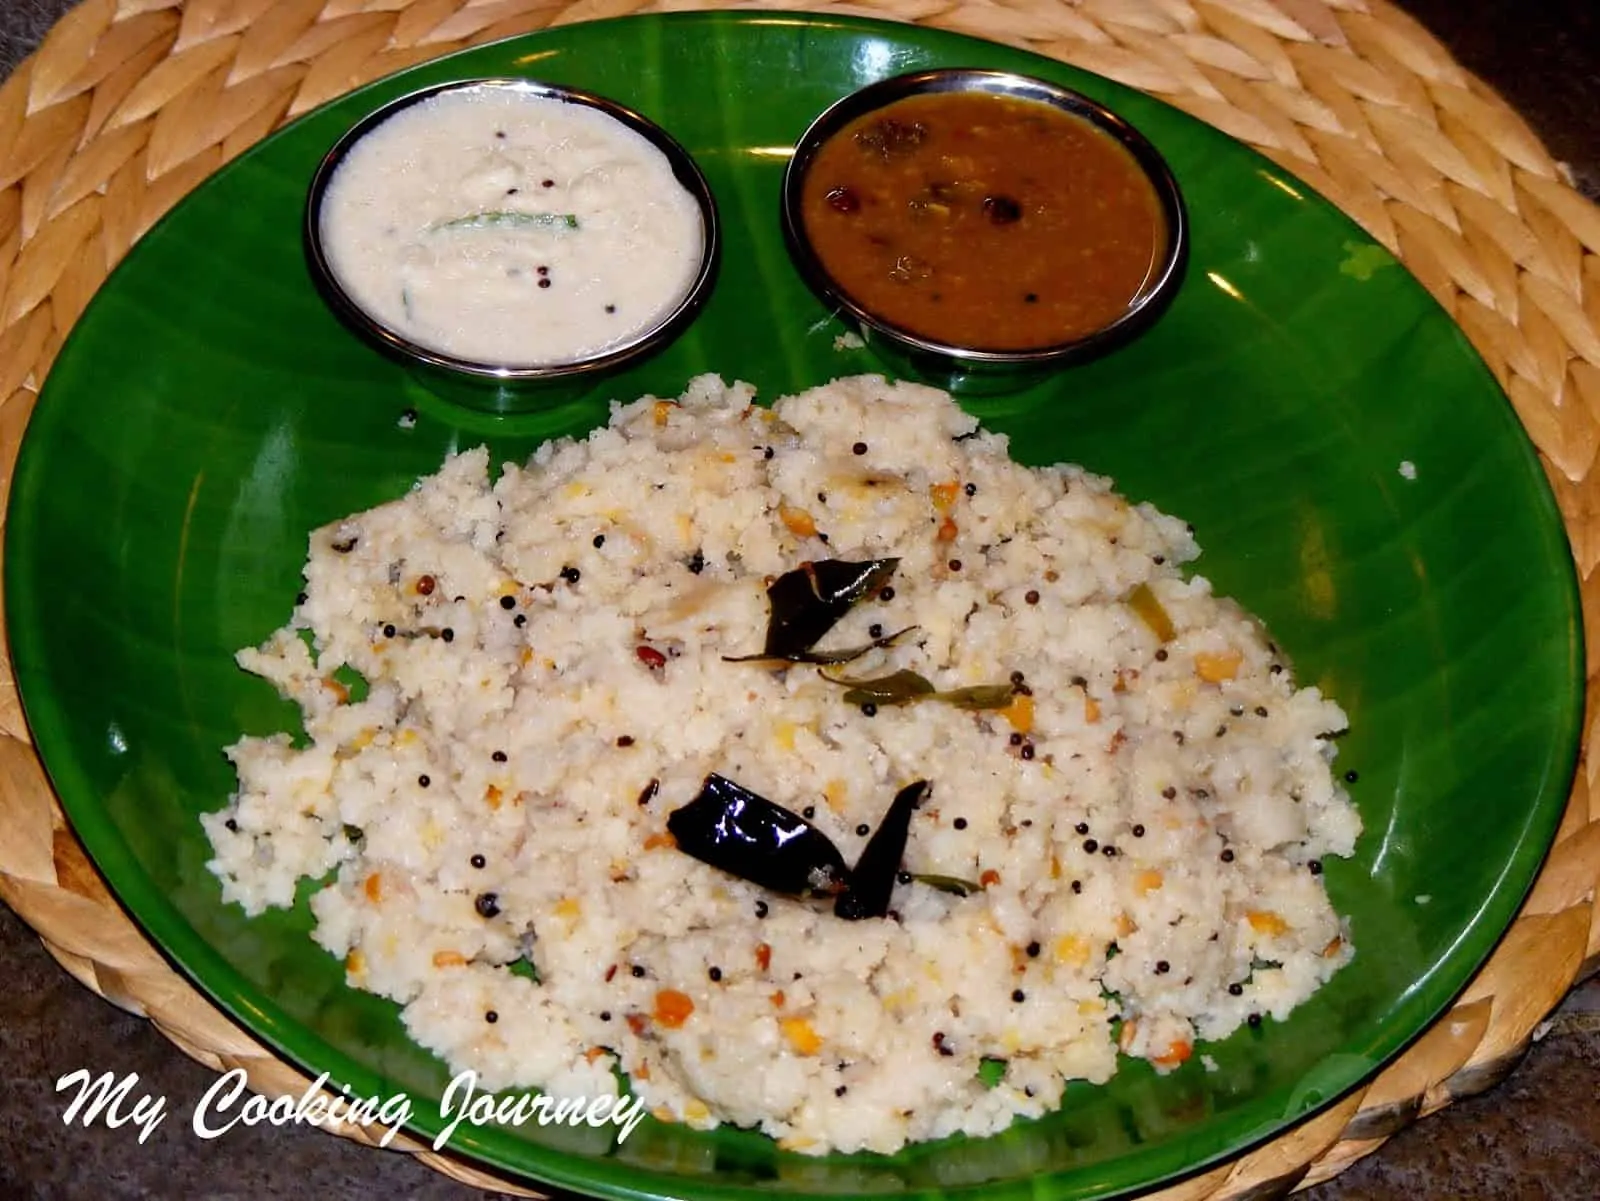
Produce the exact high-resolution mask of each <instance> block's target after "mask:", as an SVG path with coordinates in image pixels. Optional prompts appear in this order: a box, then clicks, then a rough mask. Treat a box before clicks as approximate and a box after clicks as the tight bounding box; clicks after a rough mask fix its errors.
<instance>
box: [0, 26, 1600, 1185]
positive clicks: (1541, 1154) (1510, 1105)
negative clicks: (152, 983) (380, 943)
mask: <svg viewBox="0 0 1600 1201" xmlns="http://www.w3.org/2000/svg"><path fill="white" fill-rule="evenodd" d="M68 7H70V0H0V77H3V76H4V75H6V74H8V73H9V72H10V70H11V69H12V68H13V67H14V66H15V65H16V63H17V62H18V61H20V59H21V58H22V57H23V56H24V55H26V54H27V53H29V52H30V51H31V50H32V49H33V47H34V46H35V45H36V44H37V43H38V41H39V39H40V38H41V37H42V36H43V34H44V33H45V31H46V30H47V29H48V28H49V27H50V25H51V24H52V23H53V22H54V21H55V20H56V19H57V18H58V17H59V16H60V14H61V13H63V12H65V11H66V9H67V8H68ZM1401 7H1402V8H1404V9H1406V10H1407V11H1409V12H1411V13H1413V14H1414V15H1416V16H1417V17H1418V18H1420V19H1421V20H1422V21H1423V22H1424V23H1426V24H1427V25H1428V26H1429V27H1430V28H1431V29H1432V30H1433V31H1434V32H1435V33H1436V34H1437V35H1438V36H1439V37H1440V38H1441V39H1442V40H1443V41H1444V42H1445V43H1446V44H1447V45H1448V46H1449V47H1450V48H1451V50H1452V52H1453V53H1454V54H1455V55H1456V57H1457V58H1458V59H1459V60H1460V61H1461V62H1462V63H1463V64H1465V65H1466V66H1467V67H1468V68H1470V69H1472V70H1474V71H1476V72H1477V73H1478V74H1480V75H1481V76H1483V77H1484V78H1485V79H1487V80H1488V81H1489V82H1491V83H1492V84H1493V85H1494V86H1495V87H1497V88H1498V89H1499V90H1500V91H1501V93H1502V94H1503V95H1504V96H1505V97H1506V98H1507V99H1508V100H1509V101H1510V102H1511V103H1512V104H1513V105H1515V106H1516V107H1517V108H1518V109H1519V111H1521V112H1522V113H1523V115H1524V116H1525V117H1526V118H1527V119H1528V120H1529V122H1530V123H1531V124H1532V125H1533V126H1534V128H1535V129H1536V130H1537V131H1538V132H1539V134H1540V135H1541V136H1542V137H1543V138H1544V140H1545V142H1546V144H1547V145H1548V146H1549V147H1550V149H1551V151H1552V153H1553V154H1555V155H1556V157H1557V158H1559V159H1561V160H1562V161H1564V162H1566V163H1567V164H1568V165H1569V166H1570V168H1571V169H1572V171H1573V174H1574V176H1575V178H1576V179H1577V181H1578V183H1579V185H1580V187H1582V189H1583V190H1584V191H1585V192H1586V193H1587V194H1588V195H1589V196H1590V197H1592V198H1597V199H1600V4H1597V3H1596V0H1522V2H1521V3H1514V2H1512V0H1402V2H1401ZM0 960H3V962H4V963H5V964H6V965H7V968H8V979H7V981H6V986H5V987H4V988H3V989H0V1198H4V1199H7V1201H9V1199H11V1198H17V1199H19V1201H20V1199H22V1198H41V1199H44V1198H64V1199H76V1198H80V1197H84V1198H96V1199H97V1201H98V1199H102V1198H103V1199H105V1201H121V1199H133V1198H141V1199H143V1198H168V1197H184V1198H199V1197H211V1198H237V1199H239V1201H247V1199H248V1201H258V1199H264V1198H271V1197H279V1196H284V1195H288V1194H291V1193H294V1192H300V1191H305V1190H307V1189H311V1190H315V1192H316V1193H317V1194H318V1195H320V1196H322V1197H331V1198H350V1199H352V1201H358V1199H359V1201H365V1199H368V1198H371V1199H374V1201H376V1199H380V1198H383V1199H387V1198H391V1197H397V1196H400V1197H408V1198H419V1199H423V1201H478V1199H482V1198H491V1197H493V1196H497V1195H491V1194H484V1193H481V1192H478V1191H477V1190H474V1189H470V1188H467V1187H466V1186H464V1185H458V1184H456V1183H454V1182H452V1181H449V1180H447V1179H445V1178H444V1177H442V1176H439V1175H437V1174H436V1173H434V1172H432V1171H431V1170H429V1169H427V1168H424V1167H422V1166H420V1165H418V1164H416V1163H414V1162H412V1161H411V1160H410V1158H409V1157H407V1156H404V1155H399V1154H392V1153H383V1152H378V1151H373V1150H368V1149H366V1148H362V1147H357V1146H355V1145H353V1144H350V1143H347V1142H345V1141H343V1140H341V1139H338V1138H334V1137H331V1136H329V1135H326V1134H324V1133H321V1132H320V1131H316V1130H310V1129H297V1128H284V1129H276V1128H273V1127H268V1126H257V1127H252V1128H248V1129H246V1128H239V1129H235V1130H234V1131H232V1132H230V1133H228V1134H227V1135H225V1136H224V1137H222V1138H219V1139H217V1140H215V1141H212V1142H203V1141H201V1140H200V1139H198V1138H196V1137H195V1136H194V1134H192V1133H191V1132H190V1130H189V1128H188V1125H187V1123H186V1122H184V1121H182V1120H181V1119H180V1120H176V1121H169V1122H164V1123H162V1125H161V1126H160V1127H159V1128H158V1129H157V1130H156V1131H155V1132H154V1133H153V1134H152V1136H151V1137H150V1139H149V1141H148V1142H146V1143H145V1144H144V1145H142V1146H141V1145H140V1144H139V1143H138V1141H137V1137H138V1136H137V1132H136V1131H134V1130H133V1129H132V1128H129V1127H124V1128H123V1129H121V1130H107V1129H105V1128H104V1127H103V1126H99V1125H97V1126H96V1127H94V1128H93V1129H90V1130H85V1129H83V1128H82V1127H81V1126H72V1127H67V1126H65V1125H64V1124H63V1122H62V1119H61V1114H62V1109H63V1105H62V1101H63V1100H64V1099H65V1097H64V1095H61V1096H58V1095H57V1094H56V1093H55V1091H54V1082H55V1081H56V1079H57V1078H58V1077H60V1076H61V1075H63V1074H65V1073H67V1072H71V1071H74V1070H76V1069H78V1068H80V1067H89V1068H92V1069H93V1070H94V1071H95V1072H96V1073H97V1074H98V1073H99V1072H101V1071H111V1072H114V1073H116V1074H117V1075H119V1076H121V1075H123V1074H126V1073H128V1072H137V1073H138V1075H139V1077H140V1088H141V1089H142V1090H144V1091H147V1092H149V1093H152V1094H160V1095H163V1096H165V1097H167V1098H168V1099H169V1106H170V1107H171V1108H172V1109H173V1110H174V1111H176V1112H177V1113H178V1114H180V1115H181V1114H185V1113H187V1111H188V1110H189V1109H190V1108H191V1107H192V1105H193V1104H194V1102H196V1101H197V1100H198V1099H199V1098H200V1096H201V1095H202V1094H203V1093H204V1092H205V1090H206V1089H207V1088H208V1087H210V1085H211V1083H212V1082H213V1081H214V1080H215V1078H216V1077H215V1074H214V1073H212V1072H211V1071H209V1070H208V1069H206V1068H203V1067H201V1066H200V1065H199V1064H197V1063H195V1062H193V1061H192V1060H190V1059H188V1058H187V1057H185V1056H184V1055H183V1054H181V1053H180V1052H179V1051H178V1050H177V1049H176V1048H175V1047H174V1046H173V1045H172V1044H171V1043H169V1042H168V1041H167V1040H166V1039H165V1038H163V1037H162V1036H161V1035H160V1034H158V1033H157V1032H156V1031H155V1030H154V1029H153V1028H152V1027H151V1026H150V1025H149V1024H148V1023H146V1022H144V1021H141V1020H139V1019H136V1018H134V1017H131V1016H129V1015H127V1014H125V1013H123V1012H122V1011H120V1010H118V1009H116V1008H114V1007H113V1006H111V1005H110V1004H108V1003H107V1002H105V1001H102V1000H100V999H99V998H97V997H96V996H95V995H94V994H93V993H91V992H89V991H88V990H86V989H84V988H83V987H81V986H80V985H79V984H77V983H76V982H75V981H74V980H73V979H72V978H71V977H70V976H68V975H67V974H66V973H65V972H64V971H62V970H61V969H60V968H59V967H58V966H57V965H56V964H55V962H54V961H53V960H52V959H51V958H50V956H49V955H48V954H46V952H45V951H44V949H43V948H42V947H41V946H40V945H39V942H38V940H37V938H36V937H35V936H34V935H33V933H32V931H30V930H29V929H28V927H27V926H25V925H24V924H23V923H22V922H21V921H20V920H19V919H18V918H17V917H16V916H15V915H14V914H13V913H11V911H10V910H8V909H6V908H5V907H4V906H0ZM1303 1196H1305V1197H1306V1198H1307V1201H1389V1199H1394V1201H1402V1199H1403V1201H1464V1199H1479V1198H1481V1199H1484V1201H1489V1199H1494V1201H1520V1199H1521V1198H1530V1199H1532V1198H1571V1199H1573V1201H1580V1199H1581V1201H1590V1199H1592V1198H1595V1197H1600V984H1596V983H1591V984H1589V985H1588V986H1586V987H1585V988H1582V989H1580V990H1579V991H1578V992H1576V993H1575V994H1574V995H1573V996H1572V997H1571V998H1569V1000H1568V1001H1567V1003H1566V1004H1565V1005H1564V1006H1563V1007H1562V1009H1561V1010H1560V1011H1559V1012H1558V1013H1557V1014H1556V1015H1555V1018H1554V1021H1553V1023H1552V1024H1551V1026H1550V1029H1549V1032H1548V1033H1547V1034H1546V1036H1545V1037H1544V1039H1543V1040H1542V1041H1541V1042H1539V1043H1538V1044H1537V1045H1535V1047H1534V1048H1533V1049H1532V1051H1531V1052H1530V1053H1529V1055H1528V1056H1527V1058H1526V1060H1525V1061H1524V1062H1523V1063H1522V1064H1521V1066H1520V1067H1518V1068H1517V1070H1516V1071H1515V1073H1514V1074H1513V1075H1512V1076H1511V1077H1510V1078H1509V1079H1508V1080H1507V1081H1505V1083H1503V1084H1502V1085H1500V1086H1499V1087H1498V1088H1496V1089H1494V1090H1493V1091H1491V1092H1490V1093H1488V1094H1487V1095H1485V1096H1482V1097H1479V1098H1476V1099H1473V1100H1470V1101H1466V1102H1462V1103H1459V1104H1457V1105H1454V1106H1451V1107H1450V1108H1449V1109H1447V1110H1445V1111H1443V1112H1442V1113H1439V1114H1436V1115H1434V1116H1432V1117H1429V1118H1427V1119H1425V1120H1424V1121H1422V1122H1420V1123H1418V1124H1416V1125H1414V1126H1412V1127H1410V1128H1409V1129H1407V1130H1405V1131H1403V1132H1401V1133H1400V1134H1399V1135H1398V1136H1396V1137H1395V1138H1393V1139H1391V1140H1390V1141H1389V1142H1388V1143H1387V1144H1386V1145H1385V1146H1384V1147H1383V1149H1382V1150H1381V1151H1380V1152H1379V1153H1378V1154H1376V1155H1374V1156H1371V1157H1369V1158H1367V1159H1366V1160H1363V1161H1362V1162H1361V1163H1359V1164H1357V1165H1356V1166H1355V1167H1353V1168H1351V1169H1350V1170H1349V1171H1347V1172H1345V1173H1344V1174H1343V1175H1341V1176H1339V1177H1338V1178H1337V1179H1335V1180H1334V1181H1332V1182H1330V1183H1328V1184H1325V1185H1322V1186H1319V1187H1318V1188H1316V1189H1313V1190H1309V1191H1308V1192H1306V1193H1305V1194H1303Z"/></svg>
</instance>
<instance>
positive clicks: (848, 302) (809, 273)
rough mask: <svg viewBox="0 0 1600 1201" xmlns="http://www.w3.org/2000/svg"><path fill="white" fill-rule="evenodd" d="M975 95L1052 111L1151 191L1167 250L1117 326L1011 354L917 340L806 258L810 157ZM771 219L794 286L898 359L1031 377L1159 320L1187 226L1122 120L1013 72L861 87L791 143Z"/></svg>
mask: <svg viewBox="0 0 1600 1201" xmlns="http://www.w3.org/2000/svg"><path fill="white" fill-rule="evenodd" d="M941 92H975V93H980V94H985V95H993V96H1001V97H1010V98H1014V99H1019V100H1031V101H1035V102H1038V103H1043V104H1048V105H1050V106H1052V107H1054V108H1058V109H1060V110H1062V111H1064V112H1066V113H1068V114H1070V115H1072V116H1074V117H1077V118H1079V119H1080V120H1083V121H1086V122H1087V123H1088V124H1089V125H1091V126H1093V127H1094V128H1095V129H1097V130H1099V131H1100V132H1101V133H1103V134H1106V135H1107V136H1109V137H1110V138H1111V139H1112V140H1113V141H1114V142H1116V143H1117V144H1118V145H1120V146H1121V147H1122V148H1123V149H1124V150H1126V151H1127V152H1128V153H1129V154H1130V155H1131V156H1132V157H1133V160H1134V162H1135V163H1136V164H1137V165H1138V166H1139V168H1140V170H1141V171H1142V172H1143V173H1144V176H1145V178H1146V179H1147V180H1148V181H1149V183H1150V186H1151V187H1152V188H1153V189H1154V191H1155V194H1156V199H1157V202H1158V204H1159V205H1160V208H1161V215H1162V218H1163V222H1164V225H1165V228H1166V234H1167V245H1166V250H1165V253H1164V254H1163V255H1162V257H1161V259H1160V261H1159V263H1158V265H1157V266H1156V268H1155V269H1154V270H1152V271H1151V273H1150V274H1149V275H1148V276H1147V277H1146V279H1145V281H1144V283H1143V285H1141V287H1140V290H1139V292H1138V293H1137V294H1136V295H1135V296H1134V298H1133V300H1132V302H1130V304H1129V305H1128V308H1127V310H1126V311H1125V312H1124V313H1122V315H1121V316H1119V317H1117V318H1116V319H1115V320H1113V321H1112V322H1110V323H1109V324H1108V325H1104V326H1101V327H1100V328H1099V329H1097V330H1093V331H1091V332H1090V333H1087V334H1083V335H1080V336H1079V337H1075V338H1071V339H1068V340H1067V341H1064V342H1056V343H1052V344H1051V345H1048V346H1040V347H1031V348H1027V349H1021V350H985V349H982V348H980V347H975V346H963V345H960V344H958V343H953V342H945V341H943V340H941V339H938V338H930V337H927V336H926V335H923V334H919V333H917V332H915V331H914V330H910V329H907V328H906V327H905V326H902V325H898V324H896V323H894V322H892V321H889V320H887V319H886V318H884V317H881V316H879V315H878V314H876V313H874V312H873V311H872V310H871V309H869V308H867V307H866V306H864V305H862V304H861V303H860V302H859V301H857V300H856V299H855V298H854V297H853V296H851V295H850V293H849V292H848V291H847V290H846V289H845V288H844V287H843V286H841V285H840V284H839V283H838V282H837V281H836V280H835V279H834V278H833V276H832V275H830V274H829V272H828V271H827V269H826V268H825V267H824V266H823V265H822V261H821V259H820V258H819V257H818V255H817V254H816V252H815V250H814V249H813V248H812V245H811V239H810V236H809V235H808V234H807V233H806V230H805V221H804V217H803V214H802V207H801V199H802V192H803V189H804V185H805V180H806V175H807V173H808V171H809V170H810V168H811V164H812V163H813V162H814V161H815V159H816V156H817V153H818V151H820V150H821V148H822V146H823V144H824V143H825V142H827V141H828V140H829V139H830V138H831V137H832V136H833V135H834V134H836V133H838V132H839V131H840V130H841V129H843V128H844V127H845V126H846V125H848V124H849V123H850V122H852V121H854V120H855V119H856V118H858V117H862V116H865V115H866V114H868V113H872V112H876V111H878V110H879V109H882V108H885V107H887V106H888V105H890V104H893V103H894V102H896V101H898V100H904V99H907V98H908V97H911V96H920V95H932V94H937V93H941ZM780 207H781V215H782V225H783V236H784V241H785V243H786V244H787V245H788V247H789V253H790V257H791V258H792V259H793V260H794V263H795V266H796V268H797V269H798V270H799V272H800V275H801V277H802V278H803V279H804V280H805V281H806V284H807V285H808V286H809V287H810V288H811V290H812V291H813V292H815V293H817V295H818V296H819V297H820V298H821V299H822V301H823V302H824V303H825V304H827V305H829V306H830V307H832V308H834V309H836V310H842V311H843V313H845V314H848V316H849V317H850V318H851V319H853V320H854V321H855V322H856V323H857V324H859V325H861V326H864V327H866V330H868V331H871V332H874V333H876V334H879V335H882V336H883V337H884V338H886V339H888V340H890V341H891V342H894V343H897V344H899V345H900V346H901V347H903V348H904V349H906V350H910V351H912V352H914V353H921V354H924V355H935V356H943V357H945V358H949V359H954V360H957V361H958V362H959V363H961V364H963V365H965V366H967V367H975V368H981V367H984V366H991V367H1006V366H1014V367H1038V366H1048V365H1062V364H1066V363H1075V362H1081V361H1085V360H1087V359H1090V358H1094V357H1098V356H1099V355H1101V354H1104V353H1106V352H1107V351H1110V350H1114V349H1115V348H1117V347H1118V346H1122V345H1124V344H1125V343H1127V342H1128V341H1130V340H1131V339H1133V338H1135V337H1137V336H1138V335H1139V334H1141V333H1143V332H1144V331H1145V330H1146V329H1148V328H1149V327H1150V325H1151V324H1153V323H1154V322H1155V320H1156V319H1157V318H1158V317H1159V316H1160V315H1161V314H1162V313H1163V312H1164V311H1165V310H1166V308H1167V306H1168V305H1169V304H1170V303H1171V301H1172V298H1173V297H1174V296H1175V295H1176V293H1177V292H1178V290H1179V287H1180V286H1181V285H1182V283H1183V279H1184V274H1185V271H1186V269H1187V267H1188V261H1189V218H1188V210H1187V207H1186V206H1185V204H1184V199H1183V192H1182V189H1181V188H1180V187H1179V186H1178V181H1177V178H1176V177H1175V176H1174V175H1173V173H1172V169H1171V168H1170V167H1169V166H1168V165H1167V161H1166V159H1165V158H1163V157H1162V155H1161V153H1160V152H1159V151H1158V150H1157V149H1156V148H1155V146H1154V145H1153V144H1152V143H1151V142H1150V140H1149V139H1148V138H1146V137H1145V136H1144V134H1142V133H1141V132H1140V131H1139V130H1138V129H1137V128H1135V127H1134V126H1133V125H1132V124H1131V123H1129V122H1128V120H1127V119H1126V118H1124V117H1122V116H1120V115H1119V114H1117V113H1116V112H1114V111H1113V110H1112V109H1110V108H1107V107H1106V106H1105V105H1104V104H1101V103H1100V102H1099V101H1098V100H1094V99H1092V98H1090V97H1088V96H1086V95H1084V94H1083V93H1082V92H1078V91H1075V90H1073V89H1072V88H1068V87H1064V86H1062V85H1061V84H1056V83H1051V82H1050V81H1049V80H1046V79H1040V78H1038V77H1036V76H1033V75H1026V74H1023V73H1021V72H1016V71H1000V70H991V69H988V68H980V67H933V68H927V69H924V70H919V71H910V72H907V73H905V74H902V75H895V76H891V77H889V78H887V79H881V80H878V81H877V82H875V83H870V84H868V85H867V86H865V87H863V88H859V89H857V90H856V91H854V92H851V93H850V94H848V95H846V96H844V97H842V98H840V99H839V100H836V101H834V103H833V104H831V105H829V106H828V107H827V108H825V109H824V110H823V111H822V112H821V113H820V114H819V115H818V116H817V117H816V119H815V120H813V121H812V123H811V124H810V126H808V127H807V129H806V131H805V132H804V133H803V134H801V135H800V137H799V139H798V140H797V141H796V142H795V148H794V153H793V154H792V155H791V156H790V159H789V164H788V166H787V167H786V168H785V170H784V175H783V186H782V199H781V205H780Z"/></svg>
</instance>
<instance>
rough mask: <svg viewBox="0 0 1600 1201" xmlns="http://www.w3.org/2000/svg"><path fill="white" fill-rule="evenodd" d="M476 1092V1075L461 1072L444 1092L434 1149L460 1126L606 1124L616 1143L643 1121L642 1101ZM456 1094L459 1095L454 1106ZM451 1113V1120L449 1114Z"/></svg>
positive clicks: (638, 1099) (442, 1143) (618, 1098)
mask: <svg viewBox="0 0 1600 1201" xmlns="http://www.w3.org/2000/svg"><path fill="white" fill-rule="evenodd" d="M477 1088H478V1073H476V1072H473V1071H466V1072H462V1073H461V1074H460V1075H459V1076H457V1077H456V1078H455V1079H454V1080H452V1081H450V1086H449V1087H448V1088H446V1089H445V1090H444V1099H443V1100H441V1101H440V1102H439V1114H440V1116H441V1117H444V1118H448V1119H449V1124H448V1125H447V1126H445V1128H444V1129H443V1130H441V1131H440V1132H439V1137H438V1138H436V1139H434V1140H433V1149H434V1150H435V1151H437V1150H439V1149H440V1148H441V1147H443V1146H444V1145H445V1143H447V1142H449V1141H450V1136H451V1135H453V1134H454V1133H455V1132H456V1127H458V1126H460V1125H461V1123H462V1122H469V1123H471V1124H472V1125H474V1126H483V1125H487V1124H488V1123H490V1122H498V1123H500V1124H501V1125H507V1126H521V1125H522V1124H523V1123H524V1122H526V1121H528V1120H530V1119H533V1120H536V1121H537V1122H538V1123H539V1125H541V1126H549V1125H552V1124H556V1125H562V1124H565V1125H568V1126H572V1127H574V1128H576V1127H578V1126H582V1125H585V1124H587V1125H589V1126H593V1127H595V1128H596V1129H598V1128H599V1127H601V1126H604V1125H606V1124H607V1123H612V1124H614V1125H615V1126H616V1127H617V1142H619V1143H621V1142H623V1141H625V1140H626V1139H627V1137H628V1135H630V1134H632V1133H633V1128H634V1127H635V1126H637V1125H638V1124H639V1123H640V1122H642V1121H643V1120H644V1101H643V1099H641V1098H639V1097H633V1098H631V1100H626V1101H625V1100H624V1099H623V1098H622V1097H594V1098H592V1099H590V1098H584V1097H566V1098H563V1099H561V1100H557V1099H556V1098H554V1097H544V1096H541V1097H530V1096H528V1095H527V1094H526V1093H523V1094H521V1095H520V1096H516V1097H499V1098H496V1097H492V1096H487V1095H486V1096H481V1097H479V1096H474V1095H473V1094H474V1093H475V1092H476V1091H477ZM457 1093H460V1097H459V1104H457V1101H458V1098H457V1096H456V1094H457ZM452 1113H454V1115H455V1116H454V1117H451V1114H452Z"/></svg>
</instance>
